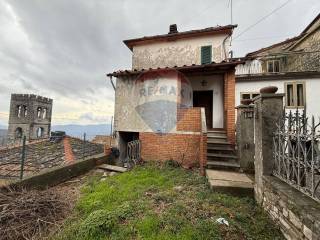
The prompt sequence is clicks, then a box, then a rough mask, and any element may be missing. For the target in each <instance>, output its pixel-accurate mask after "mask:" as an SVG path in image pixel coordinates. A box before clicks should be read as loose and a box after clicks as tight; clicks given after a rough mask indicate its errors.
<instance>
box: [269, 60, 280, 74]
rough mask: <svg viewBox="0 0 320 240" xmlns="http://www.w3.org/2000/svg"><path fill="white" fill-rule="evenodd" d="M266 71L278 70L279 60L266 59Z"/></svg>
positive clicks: (274, 71)
mask: <svg viewBox="0 0 320 240" xmlns="http://www.w3.org/2000/svg"><path fill="white" fill-rule="evenodd" d="M267 72H269V73H276V72H280V61H279V60H269V61H267Z"/></svg>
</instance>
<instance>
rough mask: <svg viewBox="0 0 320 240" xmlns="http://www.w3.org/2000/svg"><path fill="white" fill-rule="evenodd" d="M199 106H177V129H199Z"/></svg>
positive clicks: (193, 130)
mask: <svg viewBox="0 0 320 240" xmlns="http://www.w3.org/2000/svg"><path fill="white" fill-rule="evenodd" d="M200 111H201V108H179V109H178V121H177V131H191V132H200V131H201V112H200Z"/></svg>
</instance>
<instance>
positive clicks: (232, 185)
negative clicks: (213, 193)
mask: <svg viewBox="0 0 320 240" xmlns="http://www.w3.org/2000/svg"><path fill="white" fill-rule="evenodd" d="M206 176H207V179H208V181H209V184H210V187H211V188H212V189H214V190H217V191H221V192H228V193H231V194H234V195H238V196H253V180H252V179H253V176H250V175H247V174H245V173H239V172H230V171H222V170H211V169H207V170H206Z"/></svg>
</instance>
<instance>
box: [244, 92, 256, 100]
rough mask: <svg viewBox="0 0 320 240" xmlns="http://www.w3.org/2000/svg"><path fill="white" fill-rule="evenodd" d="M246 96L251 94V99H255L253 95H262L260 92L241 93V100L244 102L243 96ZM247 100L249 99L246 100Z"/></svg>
mask: <svg viewBox="0 0 320 240" xmlns="http://www.w3.org/2000/svg"><path fill="white" fill-rule="evenodd" d="M245 94H249V95H250V99H253V98H254V97H253V95H254V94H257V95H259V94H260V93H259V92H240V100H243V99H244V98H243V95H245ZM246 99H247V98H246Z"/></svg>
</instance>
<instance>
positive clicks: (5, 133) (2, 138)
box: [0, 126, 7, 146]
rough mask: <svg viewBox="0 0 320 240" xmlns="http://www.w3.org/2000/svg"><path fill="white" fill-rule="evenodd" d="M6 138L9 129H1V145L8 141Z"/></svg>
mask: <svg viewBox="0 0 320 240" xmlns="http://www.w3.org/2000/svg"><path fill="white" fill-rule="evenodd" d="M0 127H2V126H0ZM6 138H7V129H0V146H1V145H4V144H5V143H6Z"/></svg>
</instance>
